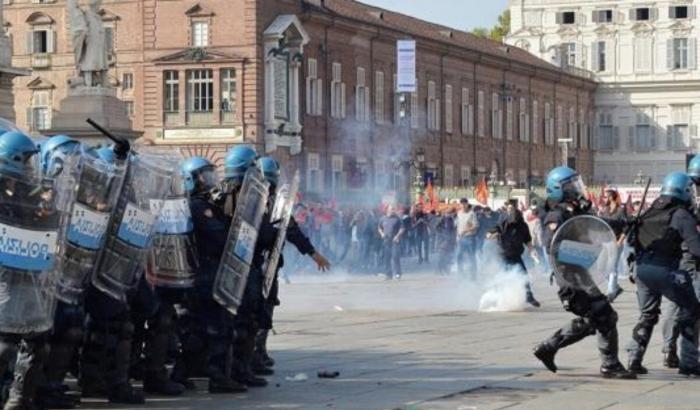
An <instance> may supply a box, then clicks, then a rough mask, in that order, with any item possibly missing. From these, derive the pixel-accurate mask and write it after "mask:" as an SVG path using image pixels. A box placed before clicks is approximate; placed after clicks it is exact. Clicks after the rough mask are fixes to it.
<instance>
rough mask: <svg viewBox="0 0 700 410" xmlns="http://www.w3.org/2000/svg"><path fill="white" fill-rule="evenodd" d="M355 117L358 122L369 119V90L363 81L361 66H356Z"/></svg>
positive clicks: (363, 74) (363, 71) (363, 75)
mask: <svg viewBox="0 0 700 410" xmlns="http://www.w3.org/2000/svg"><path fill="white" fill-rule="evenodd" d="M355 119H356V120H357V121H359V122H367V121H369V90H368V89H367V85H366V83H365V69H364V68H362V67H358V68H357V82H356V86H355Z"/></svg>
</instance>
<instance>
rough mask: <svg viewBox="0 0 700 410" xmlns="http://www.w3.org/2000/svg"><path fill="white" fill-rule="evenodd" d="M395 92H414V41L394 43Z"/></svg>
mask: <svg viewBox="0 0 700 410" xmlns="http://www.w3.org/2000/svg"><path fill="white" fill-rule="evenodd" d="M396 92H397V93H414V92H416V41H415V40H397V41H396Z"/></svg>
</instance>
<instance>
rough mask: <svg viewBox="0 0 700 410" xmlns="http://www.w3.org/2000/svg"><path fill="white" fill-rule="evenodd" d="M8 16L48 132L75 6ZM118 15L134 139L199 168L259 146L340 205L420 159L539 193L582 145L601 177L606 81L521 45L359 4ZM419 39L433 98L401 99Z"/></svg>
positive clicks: (259, 2)
mask: <svg viewBox="0 0 700 410" xmlns="http://www.w3.org/2000/svg"><path fill="white" fill-rule="evenodd" d="M7 3H10V4H8V5H6V6H5V21H6V23H5V26H6V27H5V28H6V30H7V31H8V32H9V33H10V35H11V36H12V39H13V45H14V59H13V60H14V64H15V65H16V66H17V67H27V68H32V69H33V73H32V75H31V76H30V77H27V78H19V79H17V80H15V92H16V96H17V103H16V107H17V109H16V111H17V117H18V121H19V122H20V124H21V123H22V122H24V123H25V124H26V125H27V127H29V128H31V129H32V130H35V131H40V130H41V129H43V128H45V127H46V126H47V122H50V117H51V111H52V109H55V108H56V107H57V106H58V103H59V101H60V100H61V98H63V97H64V96H65V94H66V80H67V78H68V77H69V76H71V75H72V73H73V52H72V47H71V42H70V33H69V29H68V27H67V21H66V13H65V1H63V0H55V1H54V2H53V3H48V4H46V3H47V2H46V1H43V2H42V4H36V2H35V1H34V0H10V1H8V0H5V4H7ZM103 16H104V21H105V25H106V26H107V27H108V28H109V33H110V35H109V36H108V37H109V38H111V42H110V44H109V48H110V50H112V51H111V54H110V55H111V57H110V59H111V61H112V62H113V67H112V69H111V70H110V75H111V78H112V82H113V84H115V86H117V87H118V89H119V96H120V98H122V99H124V100H126V101H128V102H129V106H130V107H131V112H132V114H133V123H134V127H135V128H137V129H139V130H141V131H143V132H144V136H145V137H146V138H148V139H152V140H154V141H155V142H156V143H157V144H172V145H178V146H181V147H182V148H183V150H184V151H185V153H186V154H200V155H202V154H203V155H208V156H211V157H212V158H215V159H220V157H221V153H222V152H223V151H224V150H225V149H226V147H228V146H230V145H231V144H235V143H249V144H255V145H256V146H257V147H258V149H259V150H260V151H267V152H269V153H271V154H272V155H275V156H276V157H278V158H280V159H281V160H282V161H283V163H284V164H285V166H286V168H287V171H291V170H292V169H299V170H300V171H301V172H302V175H303V176H304V178H302V179H303V180H304V181H305V183H304V187H305V189H306V191H307V192H309V191H311V192H313V191H316V192H324V193H325V194H328V193H332V194H333V195H341V194H342V193H348V192H350V193H355V192H364V190H366V189H368V188H377V189H378V190H385V189H387V188H394V189H401V188H402V187H405V186H406V184H407V182H408V181H409V180H411V179H412V178H410V175H411V173H413V174H415V172H416V170H415V168H413V169H412V170H411V172H407V168H401V167H397V164H398V163H399V162H401V161H404V162H405V160H407V159H410V158H413V157H415V155H416V152H417V151H418V150H419V149H420V150H423V151H424V152H425V161H424V163H422V164H419V165H420V168H421V169H420V173H421V174H423V173H424V174H427V175H429V176H432V177H433V178H434V179H435V181H436V183H437V184H438V185H442V186H460V185H471V184H473V183H474V182H475V181H477V180H478V179H479V178H480V177H482V176H488V175H494V176H496V177H497V178H498V179H499V180H502V181H508V182H512V183H515V184H522V185H525V184H526V182H527V181H528V179H529V178H530V177H532V179H531V180H535V181H537V180H538V179H539V178H540V177H542V176H544V175H545V174H546V172H547V170H548V169H549V168H551V167H552V166H553V165H555V164H556V163H559V162H560V161H561V150H560V145H559V143H558V141H559V140H560V139H568V138H570V139H571V140H572V142H571V143H570V144H569V148H568V152H569V156H570V157H571V160H572V161H574V162H575V165H576V167H577V168H578V169H579V170H580V171H581V172H582V173H584V174H586V175H590V174H591V173H592V164H593V162H592V151H591V149H590V147H591V145H590V135H591V132H590V125H591V121H592V117H591V116H592V106H593V102H592V93H593V92H594V90H595V87H596V85H595V83H593V82H591V81H589V80H586V79H583V78H580V77H576V76H573V75H572V74H569V73H567V72H564V71H562V70H561V69H559V68H556V67H554V66H552V65H550V64H548V63H546V62H544V61H542V60H539V59H538V58H536V57H534V56H532V55H530V54H529V53H527V52H525V51H524V50H520V49H518V48H515V47H508V46H505V45H502V44H499V43H495V42H492V41H489V40H484V39H478V38H476V37H474V36H472V35H470V34H467V33H464V32H460V31H456V30H451V29H449V28H445V27H442V26H438V25H434V24H430V23H427V22H424V21H421V20H418V19H415V18H411V17H408V16H404V15H401V14H397V13H393V12H389V11H386V10H382V9H378V8H374V7H370V6H366V5H363V4H361V3H358V2H355V1H352V0H200V1H196V0H168V1H164V0H158V1H157V0H106V1H105V2H104V4H103ZM406 38H412V39H415V40H416V42H417V83H418V92H417V93H414V94H411V95H398V94H396V93H394V81H395V79H394V74H393V73H394V72H395V70H396V40H398V39H406ZM403 111H405V112H406V115H402V112H403ZM409 178H410V179H409Z"/></svg>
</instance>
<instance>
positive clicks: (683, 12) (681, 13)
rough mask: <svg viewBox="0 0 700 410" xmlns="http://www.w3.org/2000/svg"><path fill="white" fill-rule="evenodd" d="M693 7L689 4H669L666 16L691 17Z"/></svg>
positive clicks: (672, 17)
mask: <svg viewBox="0 0 700 410" xmlns="http://www.w3.org/2000/svg"><path fill="white" fill-rule="evenodd" d="M692 12H694V9H692V8H691V6H671V7H669V8H668V18H670V19H687V18H689V17H691V15H692Z"/></svg>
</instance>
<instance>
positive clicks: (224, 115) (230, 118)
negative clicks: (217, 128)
mask: <svg viewBox="0 0 700 410" xmlns="http://www.w3.org/2000/svg"><path fill="white" fill-rule="evenodd" d="M221 122H222V123H225V124H232V123H234V122H236V112H235V111H224V110H222V111H221Z"/></svg>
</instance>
